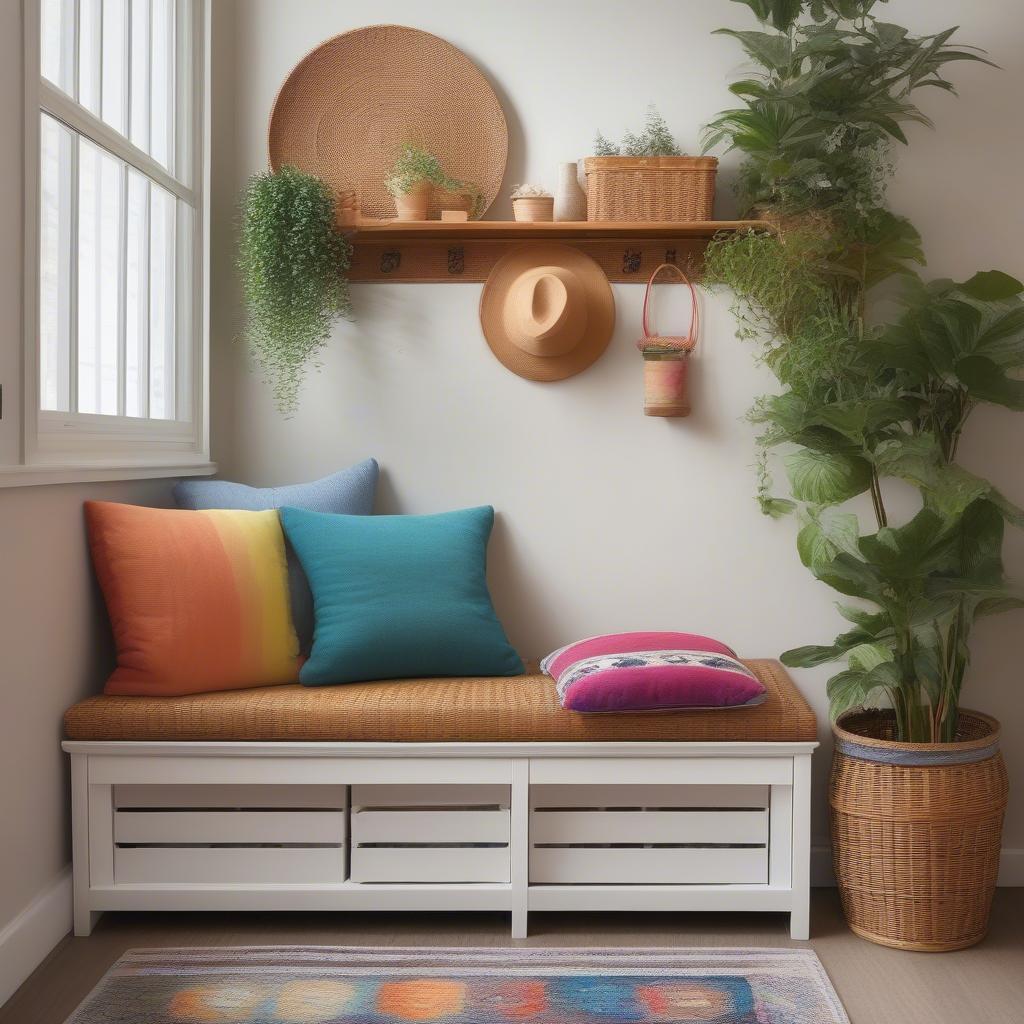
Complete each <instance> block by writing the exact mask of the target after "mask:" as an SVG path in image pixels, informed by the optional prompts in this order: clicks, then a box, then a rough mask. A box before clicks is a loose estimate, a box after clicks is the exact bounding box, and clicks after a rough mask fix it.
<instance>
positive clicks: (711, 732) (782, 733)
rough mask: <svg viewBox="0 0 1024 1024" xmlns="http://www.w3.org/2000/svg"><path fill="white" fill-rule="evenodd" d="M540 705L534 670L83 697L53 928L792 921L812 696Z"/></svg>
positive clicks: (69, 744) (795, 927)
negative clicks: (441, 920)
mask: <svg viewBox="0 0 1024 1024" xmlns="http://www.w3.org/2000/svg"><path fill="white" fill-rule="evenodd" d="M747 664H748V665H750V667H751V668H752V669H753V670H754V671H755V672H756V673H757V674H758V676H759V677H760V678H761V679H762V680H763V681H764V683H765V686H766V689H767V691H768V696H767V699H766V700H765V702H764V703H763V704H761V705H759V706H756V707H743V708H735V709H730V710H693V711H686V712H670V713H663V714H662V713H659V714H644V715H578V714H573V713H570V712H566V711H563V710H562V709H561V708H560V707H559V706H558V703H557V699H556V698H555V694H554V686H553V685H552V683H551V681H550V680H549V679H547V678H546V677H544V676H541V675H536V674H534V675H524V676H516V677H507V678H496V679H439V680H400V681H391V682H381V683H367V684H355V685H349V686H338V687H322V688H308V689H307V688H302V687H297V686H281V687H269V688H264V689H257V690H246V691H234V692H226V693H213V694H202V695H197V696H190V697H173V698H144V697H134V698H133V697H94V698H90V699H89V700H86V701H83V702H82V703H81V704H78V705H76V706H75V707H74V708H72V709H71V710H70V711H69V712H68V713H67V715H66V718H65V727H66V731H67V735H68V739H67V740H66V741H65V742H64V749H65V750H66V751H68V753H69V754H70V755H71V765H72V813H73V839H74V881H75V932H76V934H78V935H87V934H89V932H90V930H91V928H92V926H93V924H94V923H95V920H96V918H97V916H98V915H99V914H100V913H101V912H102V911H104V910H175V909H177V910H342V909H353V910H472V909H476V910H506V911H510V912H511V915H512V930H513V934H514V935H516V936H523V935H525V934H526V928H527V917H528V914H529V912H530V911H531V910H537V911H542V910H574V909H580V910H745V911H751V910H766V911H783V912H788V913H789V914H790V921H791V924H790V927H791V932H792V934H793V936H794V937H796V938H806V937H807V932H808V919H807V915H808V871H809V848H810V762H811V753H812V751H813V750H814V748H815V747H816V746H817V742H816V723H815V720H814V715H813V713H812V712H811V710H810V708H809V707H808V705H807V703H806V701H804V699H803V698H802V696H801V695H800V694H799V692H798V691H797V690H796V688H795V687H794V686H793V683H792V681H791V680H790V679H789V677H788V676H787V675H786V673H785V672H784V670H783V669H782V668H781V666H779V665H778V664H777V663H775V662H771V661H752V662H747Z"/></svg>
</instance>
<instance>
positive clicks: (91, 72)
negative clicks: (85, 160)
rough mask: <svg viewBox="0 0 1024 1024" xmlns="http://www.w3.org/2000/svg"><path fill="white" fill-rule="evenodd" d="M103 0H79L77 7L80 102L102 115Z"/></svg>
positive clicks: (97, 114)
mask: <svg viewBox="0 0 1024 1024" xmlns="http://www.w3.org/2000/svg"><path fill="white" fill-rule="evenodd" d="M102 28H103V0H80V5H79V9H78V102H79V103H81V104H82V106H83V107H85V108H86V109H88V110H91V111H92V112H93V113H94V114H95V115H96V116H97V117H99V116H100V104H101V90H102V88H103V79H102V75H101V73H100V69H101V66H102V63H103V32H102Z"/></svg>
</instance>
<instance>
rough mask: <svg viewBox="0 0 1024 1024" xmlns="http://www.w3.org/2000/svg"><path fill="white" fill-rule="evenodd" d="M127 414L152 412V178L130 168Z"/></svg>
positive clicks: (127, 249)
mask: <svg viewBox="0 0 1024 1024" xmlns="http://www.w3.org/2000/svg"><path fill="white" fill-rule="evenodd" d="M125 248H126V252H125V257H126V264H125V269H126V272H127V273H126V280H125V327H126V330H125V393H124V398H125V402H124V406H125V408H124V411H125V415H126V416H148V415H149V181H148V179H146V178H145V177H143V176H142V175H141V174H139V172H138V171H136V170H133V169H132V168H129V169H128V228H127V235H126V238H125Z"/></svg>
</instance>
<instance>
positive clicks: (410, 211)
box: [395, 181, 434, 220]
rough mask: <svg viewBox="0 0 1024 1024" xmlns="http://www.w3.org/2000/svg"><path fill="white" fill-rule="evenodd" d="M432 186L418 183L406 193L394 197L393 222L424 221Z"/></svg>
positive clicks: (427, 183)
mask: <svg viewBox="0 0 1024 1024" xmlns="http://www.w3.org/2000/svg"><path fill="white" fill-rule="evenodd" d="M433 194H434V186H433V185H431V184H430V182H429V181H418V182H416V184H415V185H413V187H412V188H411V189H409V191H408V192H406V193H404V194H403V195H397V196H395V211H396V214H397V216H396V217H395V220H426V219H427V210H428V209H429V207H430V199H431V196H432V195H433Z"/></svg>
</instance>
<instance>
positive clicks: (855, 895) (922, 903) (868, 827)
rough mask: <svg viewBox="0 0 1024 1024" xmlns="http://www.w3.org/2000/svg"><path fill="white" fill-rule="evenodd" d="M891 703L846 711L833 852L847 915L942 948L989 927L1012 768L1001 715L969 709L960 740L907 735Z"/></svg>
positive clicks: (892, 940)
mask: <svg viewBox="0 0 1024 1024" xmlns="http://www.w3.org/2000/svg"><path fill="white" fill-rule="evenodd" d="M892 724H893V723H892V715H891V713H888V714H887V713H885V712H871V711H856V712H851V713H848V714H846V715H843V716H841V717H840V719H839V721H838V722H837V723H836V725H835V726H834V727H833V732H834V734H835V739H836V749H835V755H834V757H833V761H832V778H831V783H830V787H829V804H830V807H831V812H832V815H831V817H832V857H833V864H834V867H835V873H836V881H837V882H838V884H839V893H840V897H841V898H842V902H843V911H844V913H845V914H846V920H847V922H848V923H849V925H850V927H851V928H852V929H853V931H855V932H856V933H857V934H858V935H860V936H862V937H863V938H866V939H870V940H871V941H872V942H877V943H880V944H881V945H884V946H895V947H897V948H899V949H914V950H921V951H925V952H940V951H944V950H950V949H963V948H964V947H965V946H971V945H973V944H974V943H976V942H979V941H980V940H981V939H982V938H984V936H985V932H986V931H987V930H988V917H989V910H990V909H991V905H992V896H993V894H994V892H995V885H996V875H997V874H998V871H999V849H1000V838H1001V834H1002V825H1003V815H1004V813H1005V811H1006V797H1007V789H1008V784H1007V775H1006V766H1005V765H1004V764H1003V758H1002V755H1001V754H1000V753H999V725H998V723H997V722H996V721H995V720H994V719H992V718H989V717H988V716H987V715H982V714H979V713H978V712H976V711H966V710H963V709H961V711H960V721H959V729H958V735H957V740H956V742H954V743H934V744H928V743H899V742H896V741H894V740H892V739H890V738H889V737H890V736H891V735H892Z"/></svg>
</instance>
